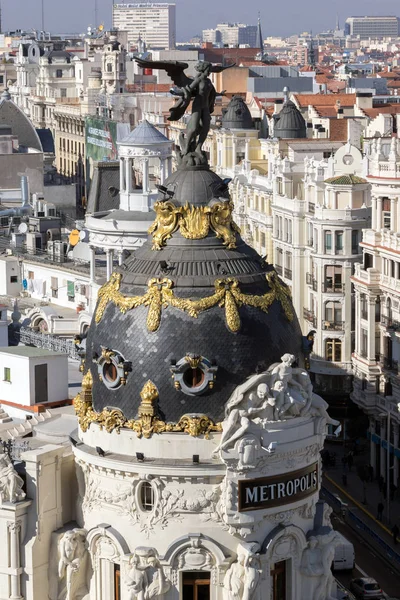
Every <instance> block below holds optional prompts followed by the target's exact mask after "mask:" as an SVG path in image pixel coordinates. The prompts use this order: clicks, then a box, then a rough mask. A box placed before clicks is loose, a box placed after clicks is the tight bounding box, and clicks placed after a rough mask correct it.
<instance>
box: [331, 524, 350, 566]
mask: <svg viewBox="0 0 400 600" xmlns="http://www.w3.org/2000/svg"><path fill="white" fill-rule="evenodd" d="M336 534H337V536H338V537H339V538H340V543H339V544H337V546H336V547H335V556H334V558H333V563H332V569H333V570H334V571H351V570H352V569H354V566H355V554H354V546H353V544H352V543H351V542H349V540H347V539H346V538H345V537H344V535H342V534H341V533H339V532H336Z"/></svg>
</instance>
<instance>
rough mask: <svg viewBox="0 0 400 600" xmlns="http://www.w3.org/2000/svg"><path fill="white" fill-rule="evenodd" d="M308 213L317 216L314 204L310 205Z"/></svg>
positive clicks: (310, 203)
mask: <svg viewBox="0 0 400 600" xmlns="http://www.w3.org/2000/svg"><path fill="white" fill-rule="evenodd" d="M308 212H309V213H310V215H314V214H315V204H314V203H313V202H309V203H308Z"/></svg>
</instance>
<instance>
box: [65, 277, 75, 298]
mask: <svg viewBox="0 0 400 600" xmlns="http://www.w3.org/2000/svg"><path fill="white" fill-rule="evenodd" d="M67 296H68V301H69V302H73V301H74V300H75V284H74V282H73V281H67Z"/></svg>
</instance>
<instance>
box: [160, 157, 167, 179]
mask: <svg viewBox="0 0 400 600" xmlns="http://www.w3.org/2000/svg"><path fill="white" fill-rule="evenodd" d="M165 179H166V177H165V158H160V183H161V185H162V184H163V183H164V181H165Z"/></svg>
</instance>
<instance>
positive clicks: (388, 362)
mask: <svg viewBox="0 0 400 600" xmlns="http://www.w3.org/2000/svg"><path fill="white" fill-rule="evenodd" d="M379 363H380V365H381V367H382V369H385V370H387V371H392V372H393V373H398V372H399V362H398V361H397V360H394V359H393V358H388V357H387V356H385V355H383V354H380V355H379Z"/></svg>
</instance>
